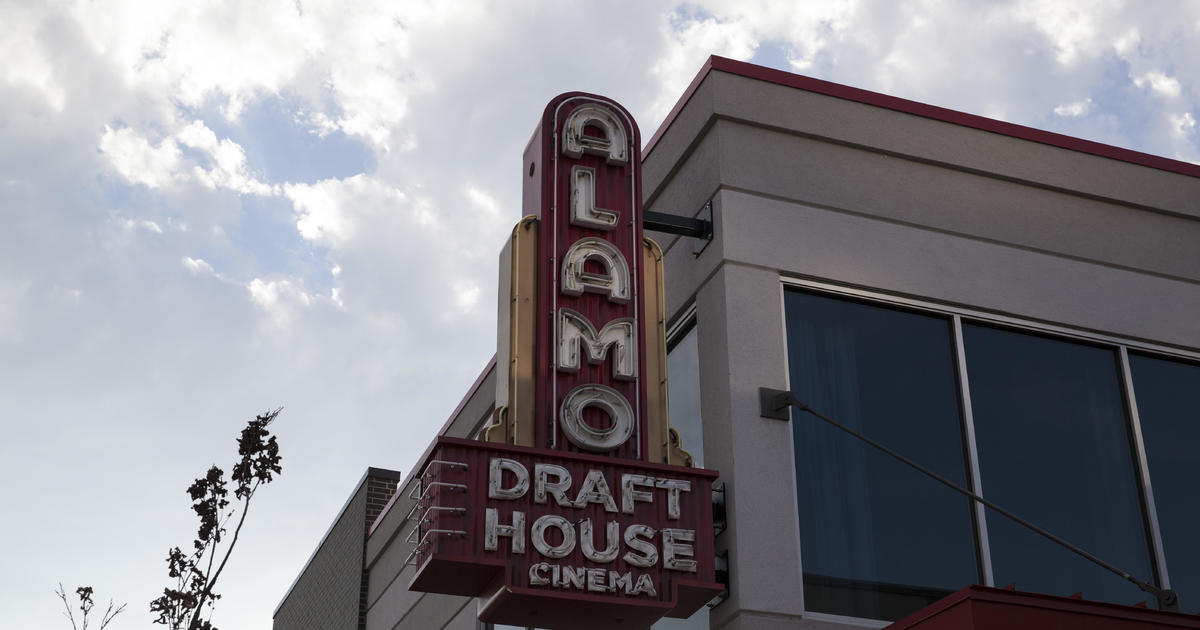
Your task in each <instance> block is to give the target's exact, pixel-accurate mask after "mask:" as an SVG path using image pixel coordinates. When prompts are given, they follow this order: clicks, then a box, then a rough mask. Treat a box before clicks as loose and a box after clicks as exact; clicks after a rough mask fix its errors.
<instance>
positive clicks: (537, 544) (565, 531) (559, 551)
mask: <svg viewBox="0 0 1200 630" xmlns="http://www.w3.org/2000/svg"><path fill="white" fill-rule="evenodd" d="M548 527H557V528H558V530H559V531H560V532H562V535H563V541H562V542H561V543H559V544H557V545H555V546H553V547H551V546H550V543H548V542H546V528H548ZM530 538H531V539H532V540H533V548H534V549H537V550H538V553H540V554H542V555H543V556H546V557H547V558H565V557H567V556H568V555H570V553H571V552H572V551H575V528H574V527H571V522H570V521H568V520H567V519H565V518H563V517H561V516H558V515H556V514H547V515H545V516H543V517H541V518H539V519H538V520H536V521H534V522H533V531H531V532H530Z"/></svg>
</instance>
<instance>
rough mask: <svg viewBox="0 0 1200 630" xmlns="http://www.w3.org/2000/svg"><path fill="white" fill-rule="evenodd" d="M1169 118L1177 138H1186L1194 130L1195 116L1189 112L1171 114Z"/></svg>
mask: <svg viewBox="0 0 1200 630" xmlns="http://www.w3.org/2000/svg"><path fill="white" fill-rule="evenodd" d="M1170 119H1171V125H1172V126H1174V127H1175V135H1176V136H1177V137H1179V138H1186V137H1187V136H1189V135H1191V134H1192V133H1193V132H1195V131H1196V118H1195V117H1194V116H1192V113H1191V112H1183V113H1182V114H1178V115H1172V116H1170Z"/></svg>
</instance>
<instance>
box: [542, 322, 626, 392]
mask: <svg viewBox="0 0 1200 630" xmlns="http://www.w3.org/2000/svg"><path fill="white" fill-rule="evenodd" d="M636 343H637V340H636V338H635V337H634V328H633V319H632V318H629V317H622V318H619V319H614V320H612V321H611V322H608V323H607V324H605V325H604V328H601V329H600V331H599V332H596V327H595V326H593V325H592V322H590V321H588V318H587V317H584V316H583V315H582V314H581V313H579V312H577V311H574V310H571V309H569V308H560V309H559V310H558V369H559V370H561V371H563V372H578V371H579V369H580V368H581V367H582V359H583V355H585V354H586V355H587V360H588V363H591V364H599V363H603V362H604V360H605V358H606V357H607V355H608V349H609V348H610V347H613V346H615V348H613V378H617V379H622V380H633V379H635V378H637V346H636Z"/></svg>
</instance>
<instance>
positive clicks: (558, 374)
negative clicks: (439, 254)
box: [525, 94, 647, 459]
mask: <svg viewBox="0 0 1200 630" xmlns="http://www.w3.org/2000/svg"><path fill="white" fill-rule="evenodd" d="M640 144H641V138H640V136H639V134H638V130H637V126H636V125H634V123H633V119H632V117H630V115H629V113H628V112H626V111H625V109H624V108H623V107H621V106H620V105H617V104H616V103H614V102H612V101H609V100H607V99H603V98H601V97H595V96H589V95H584V94H566V95H563V96H560V97H558V98H556V99H554V100H553V101H551V103H550V104H549V105H548V106H547V107H546V111H545V113H544V114H543V116H542V121H541V124H540V125H539V126H538V129H537V130H536V131H535V133H534V140H533V141H531V146H530V149H529V150H527V152H526V162H528V163H529V164H530V165H531V166H532V172H531V173H530V174H529V175H528V176H529V177H530V178H531V179H532V180H535V181H536V184H534V183H532V182H531V186H530V188H529V189H527V195H526V200H525V206H526V211H527V212H534V211H535V212H536V213H537V216H538V218H539V224H540V225H539V232H538V259H539V265H538V266H539V271H538V280H537V283H538V287H537V295H538V306H537V310H536V313H537V323H536V326H537V344H538V350H537V366H536V374H537V376H536V384H537V387H538V388H539V391H538V392H537V394H536V400H537V405H538V406H537V408H536V409H535V411H534V420H533V421H534V445H535V446H541V447H545V448H551V449H555V450H565V451H570V452H584V453H601V454H606V455H611V456H614V457H622V458H626V459H644V458H645V456H646V453H647V445H646V443H645V441H646V383H645V380H644V379H643V378H641V376H642V375H643V374H644V373H645V365H644V362H645V358H644V357H645V352H644V348H645V334H644V322H643V321H642V319H643V317H642V314H643V300H644V299H645V296H644V291H643V285H644V282H643V274H642V271H643V270H642V269H641V264H640V263H641V259H642V216H641V182H640V175H641V168H640V167H641V153H640ZM535 152H537V153H540V155H537V156H536V157H535V156H534V155H531V154H534V153H535ZM534 187H536V188H534ZM530 206H533V207H530Z"/></svg>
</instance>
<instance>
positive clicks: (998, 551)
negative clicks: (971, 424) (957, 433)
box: [963, 325, 1152, 604]
mask: <svg viewBox="0 0 1200 630" xmlns="http://www.w3.org/2000/svg"><path fill="white" fill-rule="evenodd" d="M963 337H964V347H965V351H966V356H967V373H968V375H969V379H970V387H971V410H972V412H973V414H974V419H975V436H976V442H977V449H978V453H979V463H980V477H981V478H980V483H981V484H982V490H983V496H984V497H986V498H988V499H990V500H992V501H994V502H995V503H997V504H999V505H1000V506H1002V507H1004V508H1006V509H1008V510H1009V511H1011V512H1013V513H1015V514H1017V515H1019V516H1021V517H1022V518H1025V519H1026V520H1029V521H1031V522H1033V523H1035V524H1037V525H1038V526H1040V527H1043V528H1045V529H1046V530H1049V531H1050V532H1051V533H1054V534H1057V535H1058V536H1060V537H1062V538H1063V539H1065V540H1067V541H1069V542H1071V543H1072V544H1074V545H1076V546H1078V547H1081V548H1083V549H1085V550H1087V551H1089V552H1091V553H1093V554H1095V555H1096V556H1098V557H1100V558H1103V559H1104V560H1105V561H1107V562H1109V563H1111V564H1113V565H1116V566H1118V567H1121V568H1123V569H1124V570H1125V571H1128V572H1130V573H1131V574H1133V575H1135V576H1139V577H1141V579H1144V580H1151V579H1152V575H1151V570H1150V567H1151V565H1150V555H1149V552H1148V543H1147V538H1146V533H1145V527H1144V521H1143V516H1142V510H1141V507H1140V492H1139V491H1138V485H1137V484H1136V483H1135V474H1134V466H1133V451H1132V449H1131V447H1130V440H1129V430H1128V423H1127V422H1126V414H1125V404H1124V398H1123V396H1122V393H1121V387H1120V378H1119V363H1118V359H1117V354H1116V351H1115V350H1114V349H1111V348H1102V347H1096V346H1091V345H1085V344H1081V343H1073V342H1069V341H1064V340H1060V339H1054V338H1049V337H1042V336H1037V335H1030V334H1024V333H1020V332H1015V331H1010V330H1003V329H997V328H991V327H986V326H978V325H964V326H963ZM987 526H988V540H989V546H990V548H991V556H992V568H993V575H994V576H995V580H996V583H997V584H1001V585H1003V584H1009V583H1015V584H1016V587H1017V589H1018V590H1023V591H1035V592H1039V593H1049V594H1053V595H1071V594H1073V593H1077V592H1082V593H1083V596H1084V598H1086V599H1093V600H1104V601H1112V602H1117V603H1124V604H1131V603H1133V602H1136V601H1139V600H1140V599H1144V598H1145V597H1146V596H1145V595H1144V594H1143V593H1141V591H1139V590H1138V589H1137V588H1136V587H1134V586H1133V585H1131V584H1130V583H1128V582H1126V581H1125V580H1122V579H1121V578H1120V577H1118V576H1116V575H1114V574H1112V573H1110V572H1108V571H1105V570H1104V569H1101V568H1100V567H1098V566H1096V565H1094V564H1092V563H1090V562H1088V561H1087V560H1085V559H1083V558H1081V557H1079V556H1077V555H1075V554H1073V553H1071V552H1070V551H1067V550H1066V549H1064V548H1062V547H1060V546H1058V545H1056V544H1054V543H1052V542H1050V541H1048V540H1046V539H1044V538H1042V537H1040V536H1038V535H1037V534H1035V533H1033V532H1031V531H1029V530H1027V529H1025V528H1023V527H1021V526H1020V525H1017V524H1015V523H1013V522H1012V521H1010V520H1009V519H1007V518H1005V517H1003V516H1001V515H999V514H996V513H994V512H990V511H989V512H988V519H987Z"/></svg>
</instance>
